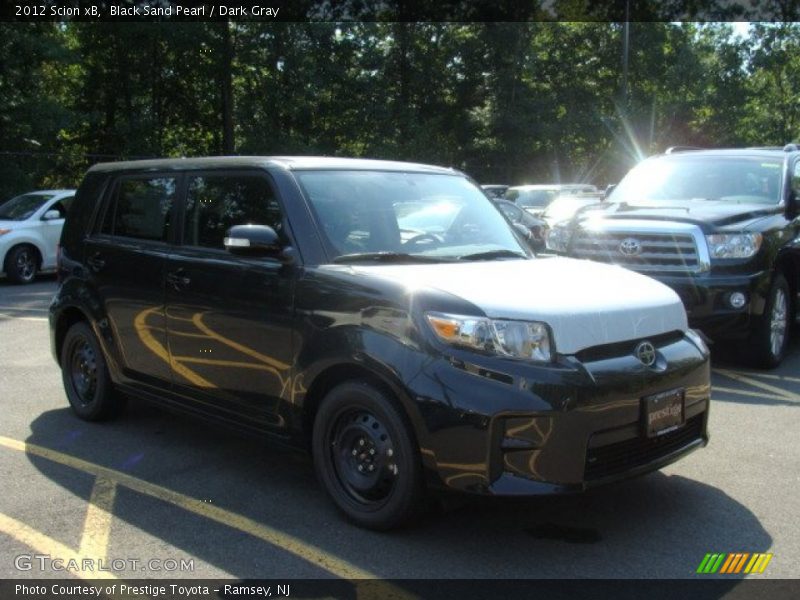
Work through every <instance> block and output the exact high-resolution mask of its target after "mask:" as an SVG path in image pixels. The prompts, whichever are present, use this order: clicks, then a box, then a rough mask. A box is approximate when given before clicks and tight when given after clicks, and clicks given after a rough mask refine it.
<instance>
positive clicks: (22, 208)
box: [0, 194, 53, 221]
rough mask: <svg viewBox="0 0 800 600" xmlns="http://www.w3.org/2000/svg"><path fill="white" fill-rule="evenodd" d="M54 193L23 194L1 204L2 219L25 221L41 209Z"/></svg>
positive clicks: (0, 213)
mask: <svg viewBox="0 0 800 600" xmlns="http://www.w3.org/2000/svg"><path fill="white" fill-rule="evenodd" d="M52 197H53V194H23V195H22V196H17V197H16V198H12V199H11V200H9V201H8V202H6V203H4V204H0V219H4V220H7V221H24V220H25V219H28V218H30V216H31V215H33V213H35V212H36V211H37V210H39V207H40V206H42V204H44V203H45V202H47V201H48V200H50V198H52Z"/></svg>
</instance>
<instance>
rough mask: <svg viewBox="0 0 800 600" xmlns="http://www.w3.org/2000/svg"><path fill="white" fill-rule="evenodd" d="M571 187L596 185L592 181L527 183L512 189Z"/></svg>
mask: <svg viewBox="0 0 800 600" xmlns="http://www.w3.org/2000/svg"><path fill="white" fill-rule="evenodd" d="M571 187H594V186H593V185H592V184H591V183H536V184H527V185H515V186H512V187H511V188H510V189H512V190H526V191H527V190H561V189H564V188H571Z"/></svg>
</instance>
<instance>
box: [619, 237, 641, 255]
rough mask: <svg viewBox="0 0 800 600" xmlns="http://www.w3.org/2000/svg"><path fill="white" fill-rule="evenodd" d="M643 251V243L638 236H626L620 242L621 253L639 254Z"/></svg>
mask: <svg viewBox="0 0 800 600" xmlns="http://www.w3.org/2000/svg"><path fill="white" fill-rule="evenodd" d="M641 251H642V243H641V242H640V241H639V240H637V239H636V238H632V237H629V238H625V239H624V240H622V241H621V242H620V243H619V253H620V254H624V255H625V256H637V255H638V254H639V253H640V252H641Z"/></svg>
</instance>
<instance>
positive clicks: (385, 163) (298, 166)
mask: <svg viewBox="0 0 800 600" xmlns="http://www.w3.org/2000/svg"><path fill="white" fill-rule="evenodd" d="M270 166H271V167H279V168H283V169H286V170H290V171H295V170H297V171H300V170H306V169H331V170H334V169H335V170H338V169H349V170H364V171H404V172H409V171H411V172H419V173H440V174H454V173H457V174H459V175H460V174H461V173H460V172H459V171H456V170H455V169H452V168H447V167H438V166H434V165H424V164H420V163H411V162H401V161H393V160H373V159H365V158H339V157H332V156H206V157H197V158H158V159H151V160H131V161H122V162H109V163H98V164H96V165H94V166H93V167H92V168H91V169H89V171H90V172H110V171H155V170H170V171H171V170H183V169H210V168H230V169H235V168H243V167H270Z"/></svg>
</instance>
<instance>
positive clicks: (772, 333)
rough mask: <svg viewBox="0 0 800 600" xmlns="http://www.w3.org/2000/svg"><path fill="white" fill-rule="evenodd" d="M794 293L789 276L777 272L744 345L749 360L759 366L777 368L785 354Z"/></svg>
mask: <svg viewBox="0 0 800 600" xmlns="http://www.w3.org/2000/svg"><path fill="white" fill-rule="evenodd" d="M791 312H792V311H791V296H790V294H789V284H788V283H786V278H785V277H784V276H783V275H781V274H780V273H776V274H775V277H773V279H772V284H771V285H770V289H769V294H768V295H767V301H766V304H765V306H764V314H762V315H761V317H759V318H758V321H757V322H756V323H755V326H754V328H753V333H752V334H751V336H750V339H749V340H748V342H747V345H746V346H745V347H744V355H745V358H746V360H747V361H748V362H749V363H750V364H752V365H754V366H758V367H765V368H772V367H777V366H778V365H779V364H780V363H781V361H782V360H783V357H784V356H785V355H786V348H787V346H788V343H789V330H790V323H791Z"/></svg>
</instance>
